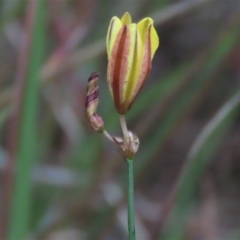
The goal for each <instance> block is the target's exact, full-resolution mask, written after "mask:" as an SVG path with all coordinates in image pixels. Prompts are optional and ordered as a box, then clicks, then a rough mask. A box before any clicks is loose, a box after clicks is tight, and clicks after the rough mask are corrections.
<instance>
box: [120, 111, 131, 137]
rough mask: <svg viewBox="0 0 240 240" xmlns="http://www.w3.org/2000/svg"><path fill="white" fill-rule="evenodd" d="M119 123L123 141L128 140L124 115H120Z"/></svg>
mask: <svg viewBox="0 0 240 240" xmlns="http://www.w3.org/2000/svg"><path fill="white" fill-rule="evenodd" d="M120 123H121V127H122V131H123V136H124V140H128V139H129V135H128V129H127V124H126V119H125V116H124V115H120Z"/></svg>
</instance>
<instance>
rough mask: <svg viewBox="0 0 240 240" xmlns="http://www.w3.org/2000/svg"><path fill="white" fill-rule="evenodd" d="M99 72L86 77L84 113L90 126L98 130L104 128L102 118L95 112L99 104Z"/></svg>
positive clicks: (100, 130)
mask: <svg viewBox="0 0 240 240" xmlns="http://www.w3.org/2000/svg"><path fill="white" fill-rule="evenodd" d="M98 76H99V73H96V72H94V73H92V74H91V76H90V77H89V79H88V85H87V97H86V105H85V106H86V114H87V118H88V121H89V123H90V125H91V127H92V128H93V129H94V130H95V131H98V132H102V131H103V130H104V122H103V119H102V118H101V117H100V116H99V115H98V114H97V113H96V111H97V106H98V104H99V87H98Z"/></svg>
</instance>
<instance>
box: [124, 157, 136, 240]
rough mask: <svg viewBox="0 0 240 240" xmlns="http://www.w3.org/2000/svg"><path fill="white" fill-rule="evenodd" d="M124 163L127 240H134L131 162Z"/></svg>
mask: <svg viewBox="0 0 240 240" xmlns="http://www.w3.org/2000/svg"><path fill="white" fill-rule="evenodd" d="M126 162H127V166H128V239H129V240H135V239H136V237H135V217H134V177H133V160H132V159H127V161H126Z"/></svg>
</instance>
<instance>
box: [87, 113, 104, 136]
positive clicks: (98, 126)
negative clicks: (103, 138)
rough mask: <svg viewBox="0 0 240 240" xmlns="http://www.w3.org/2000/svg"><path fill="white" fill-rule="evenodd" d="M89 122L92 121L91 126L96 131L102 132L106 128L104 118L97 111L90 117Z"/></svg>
mask: <svg viewBox="0 0 240 240" xmlns="http://www.w3.org/2000/svg"><path fill="white" fill-rule="evenodd" d="M89 122H90V125H91V127H92V128H93V129H94V130H95V131H97V132H102V131H103V130H104V122H103V119H102V118H101V117H100V116H99V115H98V114H97V113H95V114H93V115H92V116H90V117H89Z"/></svg>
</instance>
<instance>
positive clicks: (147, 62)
mask: <svg viewBox="0 0 240 240" xmlns="http://www.w3.org/2000/svg"><path fill="white" fill-rule="evenodd" d="M151 27H152V26H150V27H149V31H148V34H147V36H146V37H147V40H146V42H145V46H144V55H143V60H142V67H141V71H140V74H139V79H138V82H137V85H136V88H135V90H134V93H133V95H132V99H131V101H130V104H129V108H128V109H130V108H131V106H132V104H133V102H134V100H135V98H136V96H137V94H138V93H139V92H140V91H141V89H142V87H143V85H144V83H145V81H146V80H147V77H148V74H149V72H150V71H151V69H152V61H151V39H150V36H151V35H150V32H151Z"/></svg>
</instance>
